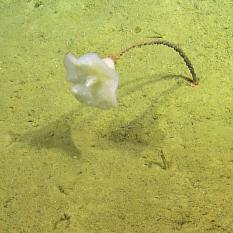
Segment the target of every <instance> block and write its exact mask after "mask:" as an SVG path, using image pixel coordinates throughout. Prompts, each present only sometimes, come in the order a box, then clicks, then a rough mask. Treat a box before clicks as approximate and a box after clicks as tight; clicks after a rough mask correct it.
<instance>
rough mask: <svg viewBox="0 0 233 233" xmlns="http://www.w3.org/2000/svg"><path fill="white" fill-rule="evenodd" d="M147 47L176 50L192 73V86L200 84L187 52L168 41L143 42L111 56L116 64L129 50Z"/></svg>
mask: <svg viewBox="0 0 233 233" xmlns="http://www.w3.org/2000/svg"><path fill="white" fill-rule="evenodd" d="M145 45H164V46H167V47H169V48H172V49H173V50H175V51H176V52H177V53H178V54H179V55H180V56H181V57H182V58H183V60H184V62H185V64H186V66H187V67H188V69H189V71H190V74H191V75H192V85H197V84H198V80H197V76H196V73H195V71H194V68H193V65H192V63H191V61H190V60H189V58H188V56H187V55H186V54H185V52H184V51H183V50H182V49H181V48H180V47H178V45H176V44H173V43H171V42H169V41H166V40H153V41H146V42H142V43H137V44H134V45H131V46H129V47H128V48H125V49H123V50H121V51H120V52H119V53H116V54H113V55H111V56H110V57H111V58H112V59H113V60H114V62H115V63H116V62H117V61H118V60H119V59H120V58H121V56H122V55H124V54H125V53H127V52H128V51H129V50H131V49H134V48H141V47H142V46H145Z"/></svg>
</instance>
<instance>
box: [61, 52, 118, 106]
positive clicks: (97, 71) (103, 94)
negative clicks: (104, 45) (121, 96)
mask: <svg viewBox="0 0 233 233" xmlns="http://www.w3.org/2000/svg"><path fill="white" fill-rule="evenodd" d="M64 64H65V68H66V71H67V79H68V81H69V82H71V83H72V84H73V87H72V92H73V94H74V95H75V97H76V98H77V99H78V100H79V101H80V102H81V103H84V104H87V105H89V106H94V107H98V108H102V109H108V108H111V107H115V106H116V105H117V99H116V90H117V87H118V81H119V76H118V74H117V72H116V70H115V65H114V61H113V60H112V59H111V58H104V59H101V58H100V57H99V56H98V55H97V54H96V53H87V54H85V55H83V56H81V57H79V58H77V57H75V56H74V55H73V54H71V53H69V54H67V55H66V56H65V59H64Z"/></svg>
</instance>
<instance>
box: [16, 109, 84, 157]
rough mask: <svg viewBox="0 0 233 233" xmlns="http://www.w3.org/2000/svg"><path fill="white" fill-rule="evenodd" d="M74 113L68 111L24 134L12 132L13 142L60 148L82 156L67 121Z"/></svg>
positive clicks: (68, 152)
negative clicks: (58, 117)
mask: <svg viewBox="0 0 233 233" xmlns="http://www.w3.org/2000/svg"><path fill="white" fill-rule="evenodd" d="M71 116H73V113H72V112H71V113H68V114H66V115H64V116H62V117H61V118H60V119H58V120H56V121H53V122H51V123H49V124H47V125H46V126H44V127H42V128H41V129H39V130H35V131H30V132H27V133H25V134H23V135H20V134H15V133H11V138H12V141H13V142H22V143H27V144H29V145H31V146H33V147H36V148H37V149H38V150H40V149H41V148H47V149H58V150H60V151H63V152H65V153H66V154H68V155H69V156H71V157H75V158H80V157H81V151H80V150H79V149H78V148H77V147H76V145H75V144H74V142H73V140H72V138H71V128H70V125H69V124H68V123H67V122H70V120H69V119H70V118H71Z"/></svg>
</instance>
